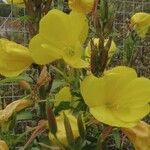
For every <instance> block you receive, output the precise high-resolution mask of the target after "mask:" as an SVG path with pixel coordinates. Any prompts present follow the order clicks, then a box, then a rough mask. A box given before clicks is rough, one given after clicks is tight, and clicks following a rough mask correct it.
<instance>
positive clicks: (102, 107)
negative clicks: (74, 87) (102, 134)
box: [81, 66, 150, 127]
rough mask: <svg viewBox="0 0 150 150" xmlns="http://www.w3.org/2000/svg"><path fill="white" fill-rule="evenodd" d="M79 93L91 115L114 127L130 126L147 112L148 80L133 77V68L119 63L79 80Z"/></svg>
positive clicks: (149, 97) (149, 83)
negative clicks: (109, 68)
mask: <svg viewBox="0 0 150 150" xmlns="http://www.w3.org/2000/svg"><path fill="white" fill-rule="evenodd" d="M81 94H82V96H83V98H84V100H85V102H86V104H87V105H88V106H89V108H90V112H91V114H92V115H93V116H94V117H95V118H96V119H97V120H99V121H101V122H103V123H106V124H109V125H111V126H117V127H133V126H136V125H137V123H139V121H140V120H141V119H142V118H143V117H144V116H146V115H147V114H148V113H149V112H150V107H149V102H150V80H149V79H147V78H144V77H140V78H139V77H137V74H136V72H135V70H134V69H132V68H129V67H125V66H119V67H115V68H113V69H111V70H108V71H106V72H105V73H104V76H102V77H100V78H97V77H95V76H93V75H90V76H88V77H86V78H85V79H84V81H83V82H82V83H81Z"/></svg>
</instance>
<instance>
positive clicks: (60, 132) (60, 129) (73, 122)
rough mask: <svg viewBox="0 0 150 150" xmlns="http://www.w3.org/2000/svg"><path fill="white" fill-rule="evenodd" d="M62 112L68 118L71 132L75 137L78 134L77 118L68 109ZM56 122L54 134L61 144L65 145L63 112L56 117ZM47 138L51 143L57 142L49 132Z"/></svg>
mask: <svg viewBox="0 0 150 150" xmlns="http://www.w3.org/2000/svg"><path fill="white" fill-rule="evenodd" d="M64 113H65V114H66V116H67V117H68V119H69V122H70V125H71V129H72V132H73V136H74V138H75V139H76V138H77V137H78V136H79V131H78V125H77V119H76V118H75V117H74V116H73V115H72V114H71V113H70V112H69V111H64ZM56 122H57V133H56V136H57V138H58V140H59V141H60V142H61V143H62V144H64V145H67V137H66V131H65V126H64V114H63V113H61V114H60V115H59V116H58V117H56ZM49 139H50V140H51V141H52V142H53V143H55V144H57V141H56V139H55V138H54V136H53V135H52V134H51V133H49Z"/></svg>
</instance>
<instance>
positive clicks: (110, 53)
mask: <svg viewBox="0 0 150 150" xmlns="http://www.w3.org/2000/svg"><path fill="white" fill-rule="evenodd" d="M107 42H108V39H106V40H105V43H104V44H105V45H106V44H107ZM93 44H94V46H95V47H96V48H97V49H98V48H99V38H94V39H93ZM116 49H117V47H116V44H115V42H114V41H112V42H111V45H110V49H109V51H108V58H111V57H112V56H113V54H114V53H115V51H116ZM85 57H86V58H87V59H86V60H88V61H89V59H90V57H91V44H90V42H89V43H88V45H87V47H86V49H85Z"/></svg>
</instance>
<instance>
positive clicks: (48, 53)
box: [29, 34, 61, 64]
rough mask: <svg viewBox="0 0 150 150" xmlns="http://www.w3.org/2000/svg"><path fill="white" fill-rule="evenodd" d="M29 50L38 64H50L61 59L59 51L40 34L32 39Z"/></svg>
mask: <svg viewBox="0 0 150 150" xmlns="http://www.w3.org/2000/svg"><path fill="white" fill-rule="evenodd" d="M29 49H30V51H31V54H32V57H33V59H34V61H35V62H36V63H37V64H48V63H49V62H53V61H54V60H56V59H60V58H61V56H60V55H59V53H58V51H59V49H58V48H57V47H53V45H50V44H49V42H48V41H47V39H45V38H44V36H42V35H40V34H38V35H36V36H35V37H33V38H32V39H31V41H30V44H29Z"/></svg>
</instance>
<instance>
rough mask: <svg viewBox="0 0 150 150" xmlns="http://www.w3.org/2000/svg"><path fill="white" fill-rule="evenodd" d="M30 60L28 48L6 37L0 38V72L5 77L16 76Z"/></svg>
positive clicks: (27, 65)
mask: <svg viewBox="0 0 150 150" xmlns="http://www.w3.org/2000/svg"><path fill="white" fill-rule="evenodd" d="M32 62H33V60H32V58H31V54H30V52H29V50H28V48H26V47H24V46H22V45H20V44H17V43H15V42H12V41H8V40H6V39H0V74H2V75H4V76H7V77H11V76H17V75H19V74H20V73H22V72H23V71H24V70H26V69H27V68H28V67H29V66H30V65H31V64H32Z"/></svg>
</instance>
